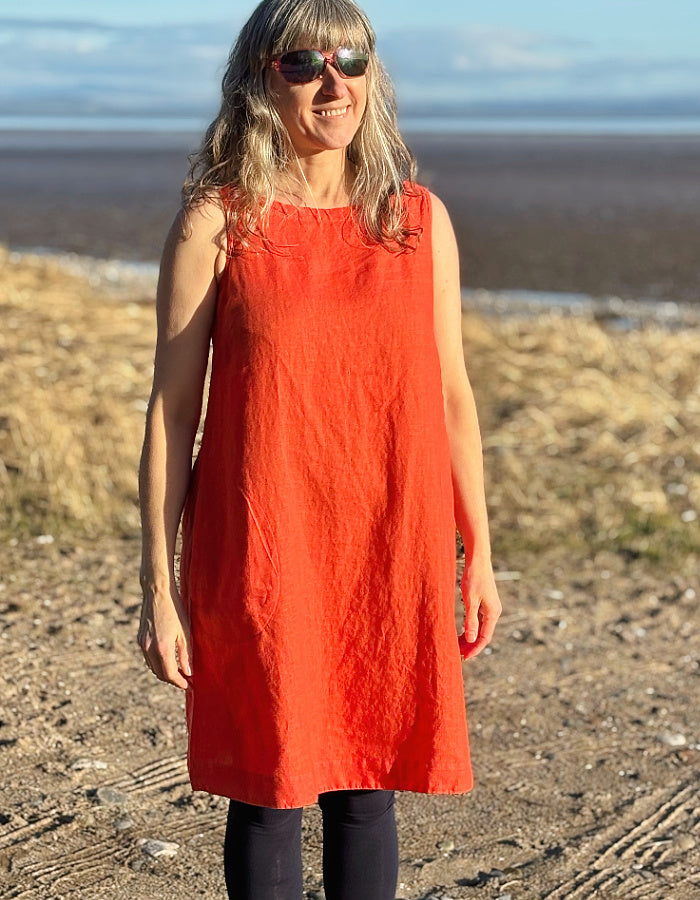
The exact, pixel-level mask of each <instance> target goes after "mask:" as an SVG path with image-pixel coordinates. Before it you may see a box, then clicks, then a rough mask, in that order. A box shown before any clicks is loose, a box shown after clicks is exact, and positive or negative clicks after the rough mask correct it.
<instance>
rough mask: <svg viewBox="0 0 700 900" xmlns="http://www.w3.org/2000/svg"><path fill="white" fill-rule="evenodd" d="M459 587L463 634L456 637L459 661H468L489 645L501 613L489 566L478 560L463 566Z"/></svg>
mask: <svg viewBox="0 0 700 900" xmlns="http://www.w3.org/2000/svg"><path fill="white" fill-rule="evenodd" d="M460 587H461V588H462V600H463V602H464V611H465V619H464V632H463V633H462V634H460V635H459V652H460V654H461V656H462V659H471V658H472V657H473V656H477V655H478V654H479V653H481V651H482V650H483V649H484V647H485V646H486V645H487V644H488V643H489V642H490V640H491V638H492V637H493V632H494V629H495V627H496V622H497V621H498V617H499V616H500V615H501V611H502V607H501V601H500V599H499V597H498V590H497V588H496V579H495V577H494V574H493V569H492V567H491V563H490V562H489V561H478V560H472V561H471V563H467V565H466V567H465V569H464V575H463V576H462V581H461V584H460Z"/></svg>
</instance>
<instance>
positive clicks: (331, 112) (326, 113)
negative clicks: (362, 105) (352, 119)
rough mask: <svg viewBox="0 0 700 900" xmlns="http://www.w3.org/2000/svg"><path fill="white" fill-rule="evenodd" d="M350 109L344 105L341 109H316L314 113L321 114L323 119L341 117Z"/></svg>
mask: <svg viewBox="0 0 700 900" xmlns="http://www.w3.org/2000/svg"><path fill="white" fill-rule="evenodd" d="M349 109H350V107H349V106H343V107H342V108H341V109H315V110H314V115H317V116H321V117H322V118H323V119H340V118H342V117H343V116H344V115H345V113H346V112H347V111H348V110H349Z"/></svg>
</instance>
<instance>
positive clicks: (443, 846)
mask: <svg viewBox="0 0 700 900" xmlns="http://www.w3.org/2000/svg"><path fill="white" fill-rule="evenodd" d="M435 846H436V847H437V848H438V850H445V851H447V852H449V851H450V850H454V848H455V842H454V841H449V840H448V841H438V842H437V844H436V845H435Z"/></svg>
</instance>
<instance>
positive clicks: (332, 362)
mask: <svg viewBox="0 0 700 900" xmlns="http://www.w3.org/2000/svg"><path fill="white" fill-rule="evenodd" d="M405 187H406V193H405V194H404V202H405V203H406V204H407V209H408V213H409V217H410V222H411V224H412V225H419V226H421V228H422V232H421V234H420V235H419V237H418V238H417V240H416V243H417V249H415V251H414V252H405V253H399V254H397V253H394V252H391V251H390V250H388V249H386V248H384V247H383V246H381V245H377V244H372V243H371V242H370V241H368V239H367V238H366V237H363V235H362V234H361V232H360V230H359V228H358V226H357V223H356V221H355V218H354V213H353V210H352V209H351V208H350V207H337V208H333V209H321V210H316V208H315V207H295V206H292V205H291V204H284V203H280V202H277V201H276V202H275V203H274V204H273V207H272V210H271V213H270V218H269V223H268V226H267V238H268V239H269V241H270V242H271V244H269V245H264V244H263V242H262V241H261V240H258V241H256V243H255V244H254V245H253V246H252V247H251V248H250V249H249V250H246V251H245V252H244V253H243V254H242V255H239V256H235V255H234V256H230V257H229V258H228V259H227V263H226V268H225V271H224V273H223V275H222V277H221V280H220V283H219V289H218V295H217V301H216V312H215V317H214V323H213V326H212V347H213V350H212V353H213V356H212V374H211V382H210V389H209V397H208V406H207V413H206V417H205V422H204V428H203V433H202V443H201V447H200V450H199V453H198V455H197V458H196V460H195V464H194V467H193V470H192V475H191V479H190V483H189V488H188V492H187V496H186V500H185V505H184V509H183V523H182V556H181V565H180V588H181V595H182V599H183V602H184V604H185V608H186V610H187V612H188V615H189V620H190V629H191V663H192V676H191V677H190V678H189V686H188V688H187V691H186V694H185V701H186V720H187V730H188V748H187V763H188V771H189V776H190V782H191V785H192V788H193V789H194V790H204V791H208V792H210V793H213V794H219V795H222V796H226V797H231V798H235V799H238V800H242V801H244V802H247V803H254V804H257V805H261V806H268V807H274V808H292V807H301V806H307V805H311V804H313V803H315V802H316V801H317V799H318V794H319V793H320V792H322V791H329V790H335V789H349V788H380V789H384V790H388V789H395V790H408V791H416V792H423V793H442V794H455V793H463V792H466V791H469V790H470V789H471V788H472V785H473V780H472V770H471V763H470V755H469V740H468V733H467V720H466V709H465V697H464V688H463V682H462V666H461V656H460V652H459V646H458V636H457V629H456V625H455V618H454V604H455V585H456V544H455V518H454V495H453V484H452V475H451V462H450V450H449V444H448V438H447V431H446V426H445V416H444V406H443V395H442V387H441V378H440V363H439V357H438V352H437V347H436V343H435V339H434V328H433V280H432V279H433V272H432V247H431V215H432V210H431V203H430V194H429V192H428V190H427V189H426V188H424V187H423V186H420V185H416V184H409V183H408V182H406V183H405ZM222 197H223V199H224V201H225V202H228V194H227V191H226V189H224V190H223V191H222ZM266 246H267V249H266ZM270 246H272V247H273V248H274V249H273V250H272V251H271V250H270V249H269V248H270ZM229 249H231V238H230V237H229Z"/></svg>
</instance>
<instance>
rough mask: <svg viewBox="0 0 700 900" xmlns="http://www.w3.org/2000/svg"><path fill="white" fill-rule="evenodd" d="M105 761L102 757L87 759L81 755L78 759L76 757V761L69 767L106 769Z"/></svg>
mask: <svg viewBox="0 0 700 900" xmlns="http://www.w3.org/2000/svg"><path fill="white" fill-rule="evenodd" d="M106 768H107V763H106V762H104V760H102V759H87V758H86V757H81V758H80V759H76V761H75V762H74V763H73V765H72V766H71V769H106Z"/></svg>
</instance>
